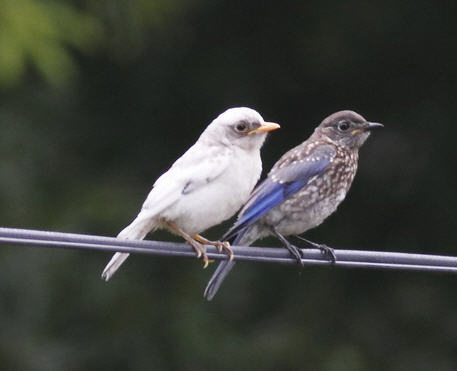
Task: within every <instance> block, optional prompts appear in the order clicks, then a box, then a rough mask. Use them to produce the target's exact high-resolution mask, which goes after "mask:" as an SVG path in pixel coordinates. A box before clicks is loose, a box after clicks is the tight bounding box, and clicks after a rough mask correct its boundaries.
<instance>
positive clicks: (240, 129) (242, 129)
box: [235, 122, 248, 133]
mask: <svg viewBox="0 0 457 371" xmlns="http://www.w3.org/2000/svg"><path fill="white" fill-rule="evenodd" d="M235 130H236V131H237V132H238V133H245V132H246V131H247V130H248V124H246V123H245V122H239V123H238V124H236V126H235Z"/></svg>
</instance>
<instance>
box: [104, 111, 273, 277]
mask: <svg viewBox="0 0 457 371" xmlns="http://www.w3.org/2000/svg"><path fill="white" fill-rule="evenodd" d="M278 128H279V125H278V124H276V123H272V122H265V121H264V120H263V118H262V116H260V114H259V113H258V112H256V111H255V110H253V109H250V108H246V107H238V108H230V109H228V110H227V111H225V112H223V113H222V114H220V115H219V116H218V117H217V118H216V119H215V120H214V121H213V122H211V123H210V124H209V125H208V127H207V128H206V129H205V130H204V131H203V133H202V134H201V136H200V138H199V139H198V140H197V142H196V143H195V144H194V145H193V146H192V147H190V148H189V149H188V150H187V151H186V152H185V153H184V154H183V155H182V156H181V157H180V158H179V159H178V160H176V162H175V163H174V164H173V165H172V166H171V167H170V169H169V170H168V171H167V172H165V173H164V174H162V176H160V177H159V178H158V179H157V181H156V182H155V184H154V186H153V188H152V190H151V192H150V193H149V195H148V197H147V198H146V201H145V202H144V204H143V207H142V209H141V211H140V213H139V214H138V216H137V217H136V218H135V220H134V221H133V222H132V223H131V224H130V225H129V226H127V227H126V228H125V229H124V230H122V231H121V232H120V233H119V235H118V238H123V239H128V240H131V239H134V240H142V239H144V238H145V237H146V235H147V234H148V233H149V232H152V231H154V230H156V229H158V228H166V229H168V230H169V231H171V232H173V233H175V234H177V235H179V236H181V237H183V238H184V240H186V241H187V242H188V243H189V244H190V245H191V246H192V247H193V248H194V249H195V251H196V252H197V256H198V257H202V259H203V260H204V264H205V267H206V266H207V265H208V258H207V256H206V254H205V249H204V247H203V245H202V244H212V245H215V246H216V247H218V249H219V250H220V251H222V249H224V250H227V252H228V253H231V251H230V249H229V245H228V243H222V242H220V241H209V240H207V239H205V238H204V237H202V236H200V235H199V234H200V233H201V232H203V231H204V230H206V229H208V228H210V227H212V226H214V225H216V224H219V223H221V222H222V221H224V220H226V219H228V218H230V217H231V216H232V215H233V214H235V213H236V212H237V211H238V210H239V209H240V208H241V207H242V206H243V204H244V203H245V202H246V200H247V199H248V197H249V194H250V193H251V191H252V189H253V188H254V186H255V184H256V183H257V181H258V180H259V177H260V173H261V172H262V161H261V159H260V148H261V147H262V144H263V142H264V141H265V138H266V135H267V132H269V131H272V130H275V129H278ZM128 256H129V254H127V253H116V254H114V256H113V257H112V259H111V260H110V262H109V263H108V264H107V266H106V267H105V269H104V270H103V273H102V278H103V279H104V280H106V281H108V280H109V279H110V278H111V276H112V275H113V274H114V273H115V272H116V270H117V269H118V268H119V267H120V266H121V264H122V263H123V262H124V261H125V259H127V257H128Z"/></svg>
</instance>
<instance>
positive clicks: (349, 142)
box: [315, 111, 384, 149]
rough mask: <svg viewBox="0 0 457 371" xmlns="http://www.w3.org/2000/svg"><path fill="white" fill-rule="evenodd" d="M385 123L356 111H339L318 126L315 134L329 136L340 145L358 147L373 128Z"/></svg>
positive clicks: (351, 147)
mask: <svg viewBox="0 0 457 371" xmlns="http://www.w3.org/2000/svg"><path fill="white" fill-rule="evenodd" d="M383 126H384V125H382V124H379V123H377V122H369V121H367V120H365V118H363V116H361V115H359V114H358V113H356V112H354V111H339V112H336V113H334V114H332V115H330V116H328V117H327V118H326V119H325V120H324V121H322V122H321V124H320V125H319V126H318V127H317V128H316V130H315V135H318V136H320V137H327V138H328V139H330V140H331V141H333V142H335V143H336V144H338V145H340V146H345V147H347V148H349V149H358V148H360V147H361V146H362V145H363V143H365V141H366V140H367V138H368V137H369V136H370V133H371V130H373V129H376V128H381V127H383Z"/></svg>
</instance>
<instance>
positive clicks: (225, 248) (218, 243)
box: [192, 234, 233, 261]
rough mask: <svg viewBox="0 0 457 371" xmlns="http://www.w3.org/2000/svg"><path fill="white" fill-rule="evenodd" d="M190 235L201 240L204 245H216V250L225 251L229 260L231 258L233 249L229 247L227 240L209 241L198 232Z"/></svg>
mask: <svg viewBox="0 0 457 371" xmlns="http://www.w3.org/2000/svg"><path fill="white" fill-rule="evenodd" d="M192 237H193V238H194V239H195V240H197V241H198V242H201V243H203V244H205V245H213V246H216V248H217V250H218V251H219V252H222V251H225V253H226V254H227V255H228V257H229V261H232V260H233V251H232V249H231V248H230V243H229V242H228V241H224V242H221V241H210V240H207V239H206V238H205V237H203V236H200V235H199V234H194V235H193V236H192Z"/></svg>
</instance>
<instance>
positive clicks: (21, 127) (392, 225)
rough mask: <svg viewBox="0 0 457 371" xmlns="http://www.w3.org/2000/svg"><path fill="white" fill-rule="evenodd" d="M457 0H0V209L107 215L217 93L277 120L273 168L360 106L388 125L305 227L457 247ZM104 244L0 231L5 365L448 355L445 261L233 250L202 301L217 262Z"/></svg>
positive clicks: (182, 138)
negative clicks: (236, 255)
mask: <svg viewBox="0 0 457 371" xmlns="http://www.w3.org/2000/svg"><path fill="white" fill-rule="evenodd" d="M455 4H456V3H455V2H453V1H439V2H438V1H434V2H433V1H421V0H415V1H389V0H387V1H386V0H382V1H380V0H379V1H371V2H370V1H362V0H360V1H356V0H352V1H344V2H341V1H322V0H312V1H282V2H280V1H277V2H265V1H244V2H241V1H203V0H194V1H172V0H151V1H141V0H131V1H127V2H121V1H109V0H103V1H102V0H99V1H95V0H93V1H91V0H81V1H76V0H75V1H67V2H57V1H34V0H21V1H19V0H3V1H2V2H0V125H1V128H2V130H1V135H0V171H1V175H2V180H1V182H0V217H1V224H2V225H3V226H8V227H21V228H36V229H46V230H58V231H66V232H76V233H92V234H102V235H108V236H114V235H116V234H117V233H118V231H119V230H121V229H122V228H123V227H124V226H125V225H127V224H128V223H129V222H130V221H131V219H132V218H133V217H134V216H135V215H136V213H137V211H138V210H139V208H140V206H141V204H142V202H143V200H144V198H145V196H146V194H147V193H148V191H149V189H150V187H151V185H152V183H153V182H154V180H155V179H156V178H157V177H158V176H159V175H160V174H161V173H162V172H164V171H165V170H166V169H167V168H168V166H170V164H171V163H172V162H173V161H174V160H175V159H176V158H178V157H179V156H180V155H181V154H182V153H183V152H184V151H185V150H186V149H187V148H188V147H189V146H190V145H191V144H192V143H193V142H194V141H195V140H196V139H197V137H198V136H199V134H200V133H201V131H202V130H203V129H204V128H205V127H206V125H207V124H208V123H209V122H210V121H211V120H212V119H213V118H214V117H215V116H216V115H217V114H218V113H220V112H222V111H223V110H225V109H226V108H228V107H232V106H238V105H245V106H249V107H252V108H255V109H257V110H258V111H259V112H261V113H262V115H263V116H264V118H265V119H266V120H269V121H277V122H279V123H280V124H281V126H282V128H281V130H280V131H278V132H275V133H274V134H272V135H271V136H270V138H269V140H268V142H267V143H266V146H265V147H264V149H263V159H264V168H265V170H268V169H269V168H270V167H271V166H272V165H273V163H274V162H275V161H276V159H278V157H279V156H280V155H281V154H282V153H284V152H285V151H286V150H288V149H289V148H291V147H293V146H295V145H296V144H298V143H299V142H301V141H302V140H304V139H306V138H307V137H308V136H309V135H310V134H311V132H312V130H313V128H314V127H315V125H316V124H318V123H319V122H320V121H321V120H322V119H323V118H324V117H325V116H327V115H329V114H330V113H332V112H335V111H338V110H341V109H353V110H356V111H357V112H359V113H361V114H362V115H364V116H365V117H366V118H367V119H369V120H371V121H379V122H383V123H384V124H385V128H384V129H383V131H378V132H376V133H375V134H374V135H372V137H371V138H370V139H369V141H368V142H367V144H366V145H365V146H364V148H363V149H362V151H361V160H360V166H359V172H358V175H357V177H356V179H355V182H354V184H353V187H352V189H351V192H350V193H349V195H348V197H347V199H346V201H345V202H344V203H343V205H342V206H341V207H340V208H339V210H338V212H337V213H336V214H335V215H333V216H332V217H330V218H329V219H328V220H327V221H326V223H325V224H324V225H322V226H320V227H319V228H317V229H316V230H313V231H311V232H310V233H308V234H307V236H308V237H309V238H310V239H313V240H316V241H321V242H325V243H327V244H329V245H331V246H334V247H336V248H348V249H370V250H386V251H403V252H422V253H433V254H449V255H452V254H457V252H456V250H455V243H454V240H455V238H456V230H457V223H456V218H455V210H456V207H457V205H456V196H455V192H456V187H457V177H456V168H455V154H456V149H455V136H456V134H457V132H456V120H455V117H456V115H455V111H456V107H455V101H456V87H457V86H456V81H457V68H456V65H457V52H456V39H457V25H456V23H457V22H456V15H457V12H456V10H457V9H456V8H457V7H456V5H455ZM229 225H230V222H227V223H225V224H224V225H222V226H218V227H215V228H213V229H212V230H210V231H208V232H207V233H206V236H208V237H210V238H217V237H219V236H220V234H221V233H222V232H223V231H224V230H225V229H226V228H228V226H229ZM150 238H153V239H158V240H178V239H176V237H174V236H172V235H170V234H168V233H166V232H157V233H155V234H154V235H153V236H150ZM268 243H270V244H272V245H277V242H275V241H264V242H263V243H262V244H268ZM108 258H109V255H108V254H103V253H99V252H88V251H81V252H78V251H74V250H72V251H70V250H58V249H37V248H31V247H30V248H29V247H21V246H6V245H3V246H1V248H0V367H1V368H2V370H178V369H179V370H232V369H265V370H279V369H281V370H298V369H301V370H305V369H307V370H323V371H344V370H351V371H352V370H419V371H420V370H440V371H442V370H455V369H456V368H457V296H456V294H455V293H456V288H457V278H456V277H454V276H451V275H444V274H441V275H440V274H430V273H429V274H427V273H411V272H392V271H364V270H352V269H351V270H344V269H329V268H306V269H305V270H304V272H303V273H302V274H301V275H300V274H298V271H297V269H296V268H295V267H289V266H279V265H278V266H276V265H264V264H254V263H250V264H248V263H244V264H239V265H238V266H237V268H236V270H235V271H234V272H233V274H232V275H231V276H230V277H229V279H228V280H227V281H226V282H225V284H224V286H223V288H222V290H221V291H220V292H219V294H218V296H216V298H215V300H214V301H213V302H211V303H208V302H205V301H204V300H203V298H202V292H203V289H204V287H205V285H206V282H207V280H208V278H209V277H210V274H211V272H212V270H213V269H214V268H213V267H210V268H209V269H207V270H206V271H203V270H202V268H201V266H202V264H201V262H199V261H197V260H184V259H173V258H160V257H145V256H133V257H131V258H130V259H129V261H128V264H126V265H125V267H123V269H122V270H121V271H120V272H119V273H118V275H116V277H115V278H114V279H113V280H112V281H110V282H109V283H108V284H107V283H105V282H103V281H101V280H100V279H99V275H100V272H101V270H102V268H103V267H104V265H105V263H106V262H107V260H108Z"/></svg>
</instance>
